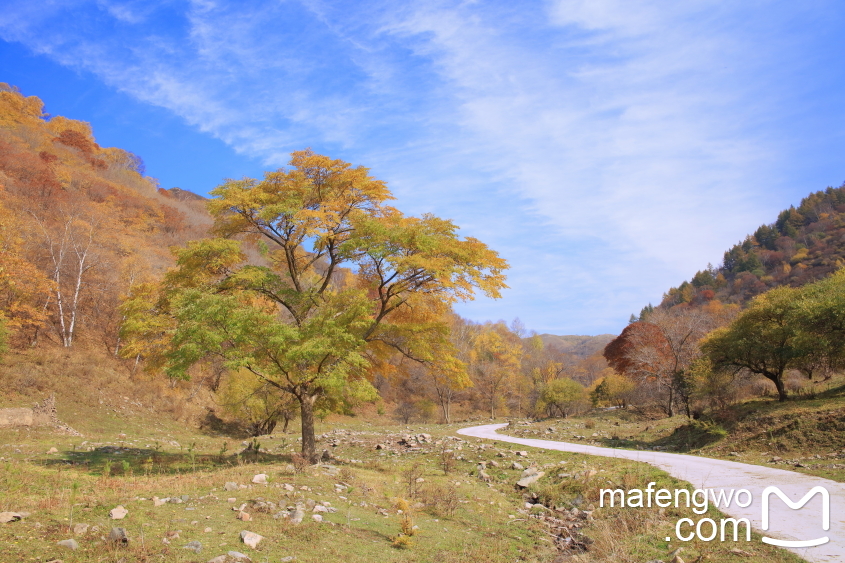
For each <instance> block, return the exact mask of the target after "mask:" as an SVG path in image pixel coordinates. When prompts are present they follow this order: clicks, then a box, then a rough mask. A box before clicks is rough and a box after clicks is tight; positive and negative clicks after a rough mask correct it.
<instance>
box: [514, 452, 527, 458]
mask: <svg viewBox="0 0 845 563" xmlns="http://www.w3.org/2000/svg"><path fill="white" fill-rule="evenodd" d="M516 455H518V456H519V457H528V452H526V451H519V452H516Z"/></svg>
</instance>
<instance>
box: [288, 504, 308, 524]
mask: <svg viewBox="0 0 845 563" xmlns="http://www.w3.org/2000/svg"><path fill="white" fill-rule="evenodd" d="M303 518H305V511H304V510H302V509H301V508H300V507H298V506H297V507H296V510H294V511H293V515H291V517H290V521H291V522H293V523H294V524H301V523H302V519H303Z"/></svg>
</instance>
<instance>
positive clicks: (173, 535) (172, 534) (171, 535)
mask: <svg viewBox="0 0 845 563" xmlns="http://www.w3.org/2000/svg"><path fill="white" fill-rule="evenodd" d="M181 533H182V530H169V531H167V532H165V533H164V535H165V536H166V537H167V539H169V540H178V539H179V534H181Z"/></svg>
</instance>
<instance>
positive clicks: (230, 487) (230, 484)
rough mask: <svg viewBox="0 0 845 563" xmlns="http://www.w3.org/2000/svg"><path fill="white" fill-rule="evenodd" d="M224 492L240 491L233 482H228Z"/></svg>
mask: <svg viewBox="0 0 845 563" xmlns="http://www.w3.org/2000/svg"><path fill="white" fill-rule="evenodd" d="M223 490H224V491H237V490H238V484H237V483H233V482H231V481H227V482H226V484H225V485H223Z"/></svg>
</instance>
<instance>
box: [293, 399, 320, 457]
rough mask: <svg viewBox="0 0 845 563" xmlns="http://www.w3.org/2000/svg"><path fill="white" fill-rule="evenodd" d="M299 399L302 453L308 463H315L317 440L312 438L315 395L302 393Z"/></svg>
mask: <svg viewBox="0 0 845 563" xmlns="http://www.w3.org/2000/svg"><path fill="white" fill-rule="evenodd" d="M297 398H298V399H299V406H300V413H301V415H302V455H303V457H305V459H307V460H308V462H309V463H312V464H314V463H317V461H318V459H317V441H316V440H315V439H314V402H315V401H316V400H317V395H307V394H303V395H302V396H300V397H297Z"/></svg>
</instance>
